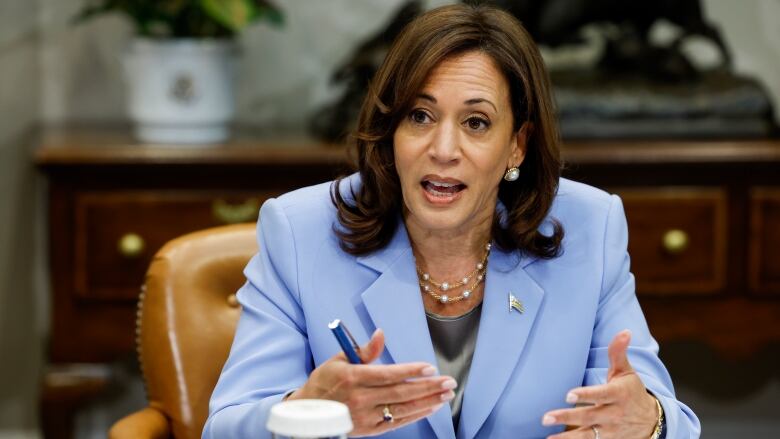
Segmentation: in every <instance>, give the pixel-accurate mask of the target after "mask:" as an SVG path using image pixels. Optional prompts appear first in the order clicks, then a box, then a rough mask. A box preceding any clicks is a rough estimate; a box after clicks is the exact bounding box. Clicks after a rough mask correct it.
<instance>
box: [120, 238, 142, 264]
mask: <svg viewBox="0 0 780 439" xmlns="http://www.w3.org/2000/svg"><path fill="white" fill-rule="evenodd" d="M116 246H117V249H119V253H120V254H121V255H122V256H124V257H126V258H128V259H133V258H137V257H138V256H140V255H141V253H143V252H144V248H145V247H146V242H144V239H143V238H142V237H141V236H140V235H138V234H137V233H125V234H124V235H122V237H121V238H119V242H117V245H116Z"/></svg>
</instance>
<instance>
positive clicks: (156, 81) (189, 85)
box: [123, 38, 237, 144]
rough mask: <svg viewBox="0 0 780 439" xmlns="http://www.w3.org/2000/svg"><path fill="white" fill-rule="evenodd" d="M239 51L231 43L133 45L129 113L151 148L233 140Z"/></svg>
mask: <svg viewBox="0 0 780 439" xmlns="http://www.w3.org/2000/svg"><path fill="white" fill-rule="evenodd" d="M236 58H237V50H236V46H235V43H234V42H233V41H232V40H217V39H186V38H185V39H160V40H152V39H146V38H137V39H135V40H133V42H132V43H131V45H130V47H129V49H128V50H127V53H126V54H125V57H124V59H123V63H124V71H125V77H126V82H127V85H128V95H127V97H128V101H127V102H128V112H129V114H130V117H131V119H132V120H133V122H134V123H135V134H136V136H137V137H138V138H139V140H141V141H143V142H147V143H171V144H213V143H218V142H223V141H225V140H227V139H228V138H229V137H230V130H229V127H228V125H229V123H230V121H231V120H232V119H233V115H234V114H235V93H234V83H235V81H234V78H235V71H236V66H235V64H236Z"/></svg>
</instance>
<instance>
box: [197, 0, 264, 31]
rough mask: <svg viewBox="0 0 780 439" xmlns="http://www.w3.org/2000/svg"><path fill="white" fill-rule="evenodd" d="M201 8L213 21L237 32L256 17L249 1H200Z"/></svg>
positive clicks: (253, 7)
mask: <svg viewBox="0 0 780 439" xmlns="http://www.w3.org/2000/svg"><path fill="white" fill-rule="evenodd" d="M200 4H201V6H202V7H203V9H204V10H205V11H206V13H207V14H209V15H210V16H211V18H213V19H214V20H215V21H217V22H219V23H220V24H222V25H223V26H225V27H227V28H228V29H230V30H232V31H234V32H238V31H240V30H242V29H244V28H245V27H246V26H247V25H248V24H249V23H250V22H252V21H254V20H255V19H256V18H257V17H258V15H259V14H258V12H259V11H258V10H257V8H255V5H254V4H253V3H252V2H251V1H250V0H201V1H200Z"/></svg>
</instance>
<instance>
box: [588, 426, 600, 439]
mask: <svg viewBox="0 0 780 439" xmlns="http://www.w3.org/2000/svg"><path fill="white" fill-rule="evenodd" d="M590 428H591V429H593V434H595V435H596V436H594V439H601V435H600V434H599V429H598V428H596V426H595V425H593V426H591V427H590Z"/></svg>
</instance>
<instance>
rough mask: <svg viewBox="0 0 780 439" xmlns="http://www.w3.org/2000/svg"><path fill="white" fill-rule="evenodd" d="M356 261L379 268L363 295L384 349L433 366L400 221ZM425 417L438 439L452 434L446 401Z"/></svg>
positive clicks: (400, 360) (402, 359)
mask: <svg viewBox="0 0 780 439" xmlns="http://www.w3.org/2000/svg"><path fill="white" fill-rule="evenodd" d="M399 222H400V221H399ZM358 262H359V263H360V264H362V265H365V266H367V267H369V268H372V269H373V270H375V271H377V272H379V277H378V278H377V279H376V281H374V283H372V284H371V286H369V287H368V289H366V290H365V291H364V292H363V294H362V298H363V303H364V305H365V307H366V310H367V312H368V314H369V316H370V317H371V320H372V321H373V322H374V325H375V326H376V327H377V328H382V330H383V331H384V333H385V349H386V350H387V352H388V353H389V355H390V357H392V359H393V361H394V362H395V363H396V364H398V363H409V362H419V361H422V362H427V363H430V364H432V365H434V366H435V365H436V364H437V362H436V355H435V354H434V351H433V345H432V343H431V337H430V333H429V331H428V323H427V321H426V318H425V308H424V306H423V302H422V297H421V293H420V289H419V286H418V283H417V272H416V269H415V266H414V257H413V255H412V249H411V246H410V244H409V239H408V237H407V235H406V229H405V227H404V226H403V222H400V225H399V227H398V229H397V230H396V233H395V235H394V236H393V239H392V241H391V242H390V244H389V245H388V246H387V247H385V248H384V249H382V250H379V251H377V252H374V253H372V254H370V255H368V256H364V257H359V258H358ZM426 420H427V421H428V422H429V423H430V425H431V427H432V428H433V431H434V432H435V433H436V436H437V437H438V438H439V439H449V438H454V437H455V430H454V428H453V426H452V412H451V410H450V406H449V404H444V406H443V407H442V408H441V409H440V410H438V411H437V412H436V413H434V414H432V415H431V416H428V417H427V418H426Z"/></svg>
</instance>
